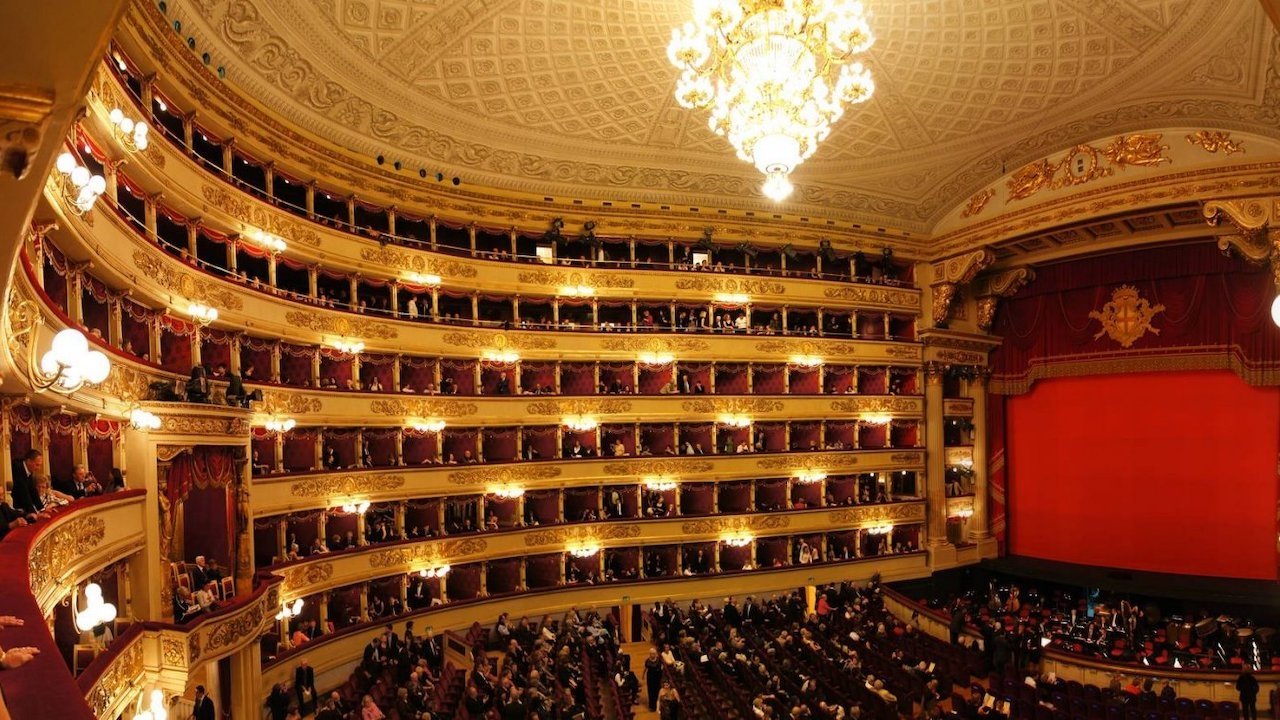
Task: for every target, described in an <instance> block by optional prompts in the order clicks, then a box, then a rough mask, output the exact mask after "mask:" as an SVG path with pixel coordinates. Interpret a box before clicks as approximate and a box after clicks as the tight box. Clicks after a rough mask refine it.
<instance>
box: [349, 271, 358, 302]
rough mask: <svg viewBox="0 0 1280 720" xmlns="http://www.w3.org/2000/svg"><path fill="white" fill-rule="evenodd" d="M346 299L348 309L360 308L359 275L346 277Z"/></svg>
mask: <svg viewBox="0 0 1280 720" xmlns="http://www.w3.org/2000/svg"><path fill="white" fill-rule="evenodd" d="M347 298H348V300H347V307H348V309H350V310H358V309H359V308H360V273H355V274H353V275H349V276H347Z"/></svg>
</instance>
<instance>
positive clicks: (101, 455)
mask: <svg viewBox="0 0 1280 720" xmlns="http://www.w3.org/2000/svg"><path fill="white" fill-rule="evenodd" d="M88 435H89V444H88V465H89V472H91V473H93V476H94V477H95V478H97V479H98V480H99V481H102V482H106V480H107V478H109V477H110V476H111V469H112V468H113V467H115V456H114V449H115V441H116V439H117V438H119V437H120V423H118V422H115V421H113V420H96V421H94V422H91V423H89V433H88Z"/></svg>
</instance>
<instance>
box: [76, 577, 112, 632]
mask: <svg viewBox="0 0 1280 720" xmlns="http://www.w3.org/2000/svg"><path fill="white" fill-rule="evenodd" d="M77 594H78V593H77ZM84 599H85V605H86V607H85V609H83V610H81V611H79V612H76V613H75V618H76V629H77V630H79V631H80V632H82V633H85V632H89V631H90V630H92V629H94V628H96V627H98V626H99V625H106V624H107V623H109V622H111V621H112V620H115V619H116V606H115V605H112V604H111V603H109V602H104V601H103V599H102V588H101V587H99V586H98V584H97V583H89V584H88V585H86V586H85V588H84ZM73 610H74V608H73Z"/></svg>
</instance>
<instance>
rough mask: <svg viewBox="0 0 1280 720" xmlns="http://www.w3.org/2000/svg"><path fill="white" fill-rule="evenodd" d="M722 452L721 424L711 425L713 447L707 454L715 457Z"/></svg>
mask: <svg viewBox="0 0 1280 720" xmlns="http://www.w3.org/2000/svg"><path fill="white" fill-rule="evenodd" d="M719 451H720V424H719V423H711V447H710V448H708V450H707V454H709V455H714V454H716V453H718V452H719Z"/></svg>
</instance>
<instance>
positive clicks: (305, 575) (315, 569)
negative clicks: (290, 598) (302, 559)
mask: <svg viewBox="0 0 1280 720" xmlns="http://www.w3.org/2000/svg"><path fill="white" fill-rule="evenodd" d="M283 577H284V582H282V583H281V588H282V590H281V592H283V593H284V594H285V595H293V594H297V593H299V592H300V591H302V590H305V589H307V588H309V587H311V586H312V585H318V584H320V583H322V582H327V581H328V580H329V578H331V577H333V563H331V562H323V563H308V564H306V565H303V566H302V567H296V568H289V569H288V570H286V571H285V572H284V574H283Z"/></svg>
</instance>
